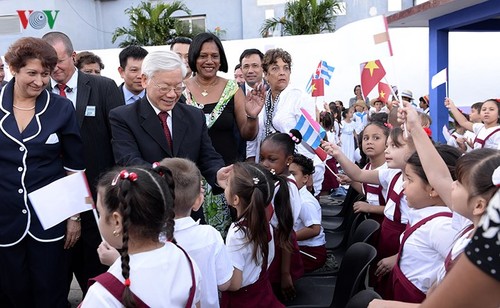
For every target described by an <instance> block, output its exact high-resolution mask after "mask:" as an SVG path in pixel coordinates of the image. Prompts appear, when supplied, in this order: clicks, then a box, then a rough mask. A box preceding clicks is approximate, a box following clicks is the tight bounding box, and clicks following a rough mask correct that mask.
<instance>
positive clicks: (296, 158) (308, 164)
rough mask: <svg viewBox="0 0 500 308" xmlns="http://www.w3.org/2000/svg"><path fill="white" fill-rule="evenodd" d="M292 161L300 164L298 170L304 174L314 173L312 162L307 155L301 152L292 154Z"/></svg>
mask: <svg viewBox="0 0 500 308" xmlns="http://www.w3.org/2000/svg"><path fill="white" fill-rule="evenodd" d="M293 163H294V164H297V165H298V166H300V170H301V171H302V173H303V174H304V175H311V174H313V173H314V163H313V160H312V159H310V158H309V157H306V156H304V155H302V154H299V153H295V154H293Z"/></svg>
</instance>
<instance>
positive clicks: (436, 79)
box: [431, 68, 448, 89]
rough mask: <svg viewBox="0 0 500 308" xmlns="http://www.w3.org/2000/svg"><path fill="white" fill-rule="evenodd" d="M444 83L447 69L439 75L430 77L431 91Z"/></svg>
mask: <svg viewBox="0 0 500 308" xmlns="http://www.w3.org/2000/svg"><path fill="white" fill-rule="evenodd" d="M446 82H448V69H447V68H445V69H442V70H441V71H440V72H439V73H437V74H436V75H434V76H432V79H431V87H432V88H433V89H435V88H437V87H439V86H440V85H442V84H443V83H446Z"/></svg>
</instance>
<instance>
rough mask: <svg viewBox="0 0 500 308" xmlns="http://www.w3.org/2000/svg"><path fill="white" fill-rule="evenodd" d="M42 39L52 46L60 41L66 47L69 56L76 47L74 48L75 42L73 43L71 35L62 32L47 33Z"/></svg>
mask: <svg viewBox="0 0 500 308" xmlns="http://www.w3.org/2000/svg"><path fill="white" fill-rule="evenodd" d="M42 40H44V41H46V42H47V43H49V44H50V45H52V46H54V45H55V44H56V43H59V42H61V43H63V45H64V49H66V54H67V55H68V56H70V55H71V54H72V53H73V52H74V51H75V49H74V48H73V43H71V40H70V38H69V36H67V35H66V34H64V33H62V32H59V31H52V32H49V33H45V35H44V36H42Z"/></svg>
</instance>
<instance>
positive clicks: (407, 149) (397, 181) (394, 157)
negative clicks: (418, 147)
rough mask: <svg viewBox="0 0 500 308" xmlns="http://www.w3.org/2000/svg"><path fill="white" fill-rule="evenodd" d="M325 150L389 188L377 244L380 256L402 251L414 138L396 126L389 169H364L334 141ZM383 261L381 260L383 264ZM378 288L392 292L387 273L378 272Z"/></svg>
mask: <svg viewBox="0 0 500 308" xmlns="http://www.w3.org/2000/svg"><path fill="white" fill-rule="evenodd" d="M322 147H323V148H324V149H325V151H326V152H327V153H328V154H330V155H332V156H333V157H335V158H336V159H337V161H338V162H339V163H340V165H341V166H342V169H343V170H344V172H345V173H346V174H347V175H348V176H349V177H350V178H351V180H353V181H357V182H361V183H366V184H376V185H380V186H381V187H382V189H385V190H387V194H386V195H385V201H386V202H385V208H384V218H383V221H382V224H381V229H380V234H379V238H378V242H377V244H376V246H377V247H376V248H377V258H378V259H380V260H382V259H383V258H385V257H389V256H393V255H394V254H396V253H397V252H398V251H399V243H400V241H399V238H400V235H401V234H402V233H403V231H404V230H405V229H406V225H407V223H408V221H409V208H408V205H407V201H406V197H405V195H404V193H403V177H402V171H401V170H402V169H404V167H405V164H406V159H407V158H408V157H409V156H410V155H411V154H412V153H413V152H414V151H415V148H414V145H413V143H412V140H411V138H404V136H403V131H402V130H401V129H400V128H399V127H395V128H393V129H392V130H391V131H390V133H389V137H388V138H387V146H386V149H385V160H386V162H387V167H388V168H387V169H375V170H363V169H360V168H359V167H358V166H356V165H355V164H354V163H352V162H351V161H350V160H349V159H348V158H347V157H346V156H345V155H344V154H343V153H342V151H341V150H340V148H339V147H337V146H335V145H332V144H331V143H323V144H322ZM380 262H381V261H379V262H378V263H377V267H379V266H380V264H379V263H380ZM377 276H379V277H378V278H377V281H376V282H373V285H374V288H375V290H376V291H377V293H379V294H380V295H381V296H382V297H383V298H385V297H384V296H387V295H389V294H390V288H391V282H390V280H389V278H388V276H386V275H377Z"/></svg>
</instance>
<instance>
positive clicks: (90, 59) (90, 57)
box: [75, 51, 104, 69]
mask: <svg viewBox="0 0 500 308" xmlns="http://www.w3.org/2000/svg"><path fill="white" fill-rule="evenodd" d="M92 63H97V64H99V67H100V68H101V69H104V63H102V60H101V57H99V56H98V55H96V54H95V53H93V52H90V51H82V52H79V53H77V54H76V58H75V66H76V68H77V69H81V68H82V67H83V66H84V65H86V64H92Z"/></svg>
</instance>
